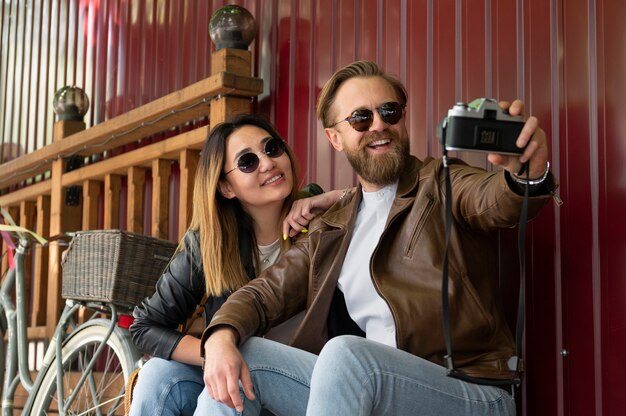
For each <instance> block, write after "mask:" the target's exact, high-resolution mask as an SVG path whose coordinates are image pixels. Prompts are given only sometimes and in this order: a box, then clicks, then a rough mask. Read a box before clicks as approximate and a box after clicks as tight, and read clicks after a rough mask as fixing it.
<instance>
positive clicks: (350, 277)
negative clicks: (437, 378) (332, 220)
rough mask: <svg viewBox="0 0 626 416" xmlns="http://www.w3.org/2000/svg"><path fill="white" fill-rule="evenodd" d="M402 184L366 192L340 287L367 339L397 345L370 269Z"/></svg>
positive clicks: (350, 311) (385, 306) (344, 265)
mask: <svg viewBox="0 0 626 416" xmlns="http://www.w3.org/2000/svg"><path fill="white" fill-rule="evenodd" d="M397 188H398V183H397V182H395V183H393V184H391V185H387V186H385V187H384V188H382V189H380V190H379V191H376V192H363V199H362V201H361V204H360V205H359V208H358V212H357V217H356V221H355V225H354V233H353V234H352V239H351V241H350V246H349V247H348V252H347V253H346V258H345V261H344V263H343V267H342V268H341V273H340V274H339V282H338V284H337V286H338V287H339V289H340V290H341V291H342V292H343V295H344V297H345V299H346V307H347V308H348V313H349V314H350V317H351V318H352V320H353V321H354V322H356V324H357V325H358V326H359V327H360V328H361V330H363V331H364V332H365V336H366V338H367V339H371V340H374V341H378V342H380V343H383V344H385V345H389V346H392V347H396V346H397V345H396V326H395V323H394V321H393V316H392V315H391V310H390V309H389V305H387V302H385V300H384V299H383V298H382V297H381V296H380V295H379V294H378V292H377V290H376V288H375V286H374V282H373V281H372V275H371V271H370V262H371V258H372V254H373V253H374V249H375V248H376V245H377V244H378V241H379V240H380V236H381V235H382V233H383V230H384V228H385V223H386V222H387V217H388V216H389V211H390V210H391V205H392V204H393V200H394V198H395V196H396V189H397Z"/></svg>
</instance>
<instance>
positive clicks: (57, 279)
mask: <svg viewBox="0 0 626 416" xmlns="http://www.w3.org/2000/svg"><path fill="white" fill-rule="evenodd" d="M84 129H85V123H84V122H82V121H58V122H56V123H55V124H54V127H53V130H52V140H53V141H54V142H57V141H59V140H63V138H65V137H67V136H70V135H72V134H74V133H77V132H79V131H81V130H84ZM64 169H65V161H64V160H63V159H62V158H58V159H56V160H55V161H54V162H52V169H51V173H50V182H51V186H52V190H51V194H50V235H51V236H55V235H59V234H62V233H63V232H65V231H75V230H76V229H78V226H77V227H76V228H70V229H68V228H64V227H68V226H71V222H72V221H76V220H78V221H79V226H80V212H79V213H78V214H76V210H73V211H74V215H69V210H68V207H66V206H65V190H64V189H63V186H62V179H63V172H64ZM71 217H74V218H71ZM76 217H78V218H76ZM49 247H50V248H49V257H48V302H47V303H48V313H47V316H46V336H47V337H48V338H50V339H51V338H52V335H53V333H54V328H55V327H56V323H57V320H58V318H59V316H60V314H61V309H62V304H63V303H62V302H61V252H62V248H61V247H59V243H58V242H57V241H54V242H51V243H50V246H49Z"/></svg>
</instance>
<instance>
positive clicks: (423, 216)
mask: <svg viewBox="0 0 626 416" xmlns="http://www.w3.org/2000/svg"><path fill="white" fill-rule="evenodd" d="M426 199H427V201H426V206H424V208H423V209H422V212H421V213H420V215H419V217H418V218H417V221H416V222H415V228H413V232H412V233H411V238H410V239H409V244H407V247H406V250H405V251H404V257H412V256H413V249H414V248H415V246H416V245H417V240H418V239H419V236H420V235H421V234H422V230H423V229H424V224H426V220H427V219H428V217H429V216H430V213H431V211H432V210H433V206H434V205H435V197H434V196H433V194H432V193H430V192H428V193H427V194H426Z"/></svg>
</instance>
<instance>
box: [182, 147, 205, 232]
mask: <svg viewBox="0 0 626 416" xmlns="http://www.w3.org/2000/svg"><path fill="white" fill-rule="evenodd" d="M199 159H200V152H198V151H194V150H183V151H182V152H180V163H179V165H180V196H179V198H180V201H179V211H178V239H179V240H182V238H183V236H184V235H185V231H186V230H187V227H188V226H189V222H190V221H191V208H192V206H193V185H194V178H195V176H196V169H197V167H198V161H199Z"/></svg>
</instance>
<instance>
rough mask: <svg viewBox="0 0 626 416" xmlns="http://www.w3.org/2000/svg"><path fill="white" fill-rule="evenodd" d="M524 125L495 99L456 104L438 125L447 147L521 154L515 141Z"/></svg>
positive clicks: (440, 140) (442, 139) (521, 150)
mask: <svg viewBox="0 0 626 416" xmlns="http://www.w3.org/2000/svg"><path fill="white" fill-rule="evenodd" d="M523 127H524V119H523V118H522V117H521V116H512V115H510V114H508V112H506V111H505V110H503V109H502V108H500V106H499V105H498V103H497V102H496V100H493V99H490V98H479V99H476V100H474V101H472V102H471V103H469V104H465V103H457V104H455V105H454V107H452V108H451V109H450V110H448V116H447V117H444V118H443V119H442V120H441V122H440V123H439V125H438V126H437V137H438V138H439V142H440V143H441V144H442V145H445V147H446V149H447V150H465V151H478V152H488V153H502V154H521V153H523V152H524V149H523V148H519V147H517V146H516V145H515V141H516V140H517V137H518V136H519V134H520V132H521V131H522V128H523Z"/></svg>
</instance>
